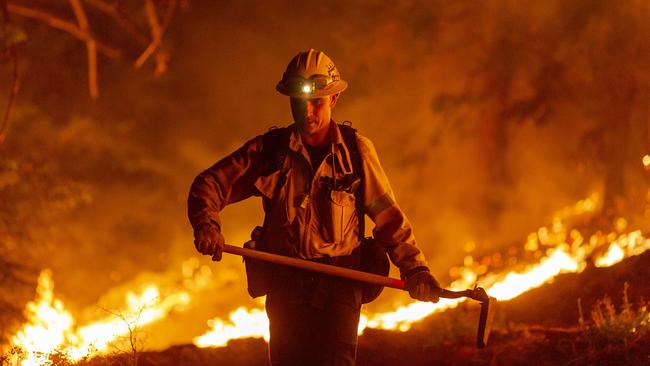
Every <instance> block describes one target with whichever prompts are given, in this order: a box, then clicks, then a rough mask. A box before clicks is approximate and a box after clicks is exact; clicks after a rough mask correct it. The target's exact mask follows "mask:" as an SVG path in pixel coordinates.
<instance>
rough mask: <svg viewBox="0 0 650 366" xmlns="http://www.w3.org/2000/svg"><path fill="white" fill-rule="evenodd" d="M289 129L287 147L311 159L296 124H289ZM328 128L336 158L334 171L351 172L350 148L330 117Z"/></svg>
mask: <svg viewBox="0 0 650 366" xmlns="http://www.w3.org/2000/svg"><path fill="white" fill-rule="evenodd" d="M289 128H290V129H291V136H290V138H289V148H290V149H291V150H293V151H295V152H297V153H299V154H301V155H302V156H303V157H305V159H307V161H311V160H310V159H309V153H308V152H307V149H306V148H305V146H304V143H303V142H302V137H301V136H300V133H299V132H298V128H297V126H296V124H295V123H294V124H292V125H291V126H289ZM330 128H331V139H332V143H333V145H334V154H335V155H336V159H337V161H338V164H337V167H336V171H337V173H342V174H352V161H351V160H350V150H349V149H348V147H347V146H346V145H345V141H344V140H343V135H342V134H341V130H340V129H339V126H338V124H337V123H336V122H335V121H334V120H333V119H332V120H330ZM313 168H314V169H317V167H313Z"/></svg>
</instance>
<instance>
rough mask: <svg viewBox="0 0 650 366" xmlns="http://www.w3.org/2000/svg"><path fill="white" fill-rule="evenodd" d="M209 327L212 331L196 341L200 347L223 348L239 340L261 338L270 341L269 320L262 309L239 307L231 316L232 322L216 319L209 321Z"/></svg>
mask: <svg viewBox="0 0 650 366" xmlns="http://www.w3.org/2000/svg"><path fill="white" fill-rule="evenodd" d="M208 325H209V326H210V327H211V328H212V330H210V331H209V332H207V333H206V334H204V335H202V336H200V337H196V338H195V339H194V344H195V345H197V346H198V347H215V346H216V347H222V346H225V345H226V344H228V341H230V340H231V339H237V338H260V337H261V338H264V339H265V340H266V341H267V342H268V340H269V318H268V317H267V316H266V312H264V310H262V309H252V310H247V309H246V308H244V307H239V308H238V309H237V310H235V311H234V312H233V313H231V314H230V322H228V323H226V322H224V321H223V320H221V319H219V318H214V319H211V320H208Z"/></svg>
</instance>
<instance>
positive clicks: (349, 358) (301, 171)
mask: <svg viewBox="0 0 650 366" xmlns="http://www.w3.org/2000/svg"><path fill="white" fill-rule="evenodd" d="M346 87H347V82H346V81H344V80H342V79H341V75H340V73H339V71H338V69H337V67H336V66H335V65H334V63H333V62H332V60H331V59H330V58H329V57H328V56H327V55H325V53H323V52H320V51H316V50H314V49H310V50H308V51H306V52H301V53H299V54H298V55H296V56H295V57H294V58H293V59H292V60H291V61H290V62H289V64H288V66H287V68H286V71H285V72H284V74H283V76H282V79H281V80H280V81H279V82H278V84H277V86H276V90H277V91H278V92H280V93H282V94H284V95H286V96H289V100H290V106H291V113H292V116H293V120H294V123H293V124H291V125H290V126H288V127H284V128H279V129H275V130H271V131H269V132H267V133H265V134H263V135H260V136H257V137H255V138H253V139H251V140H250V141H248V142H247V143H245V144H244V145H243V146H242V147H241V148H239V149H238V150H236V151H235V152H233V153H232V154H230V155H229V156H227V157H225V158H223V159H222V160H220V161H218V162H217V163H216V164H214V165H213V166H212V167H210V168H208V169H207V170H205V171H204V172H202V173H201V174H199V175H198V176H197V177H196V179H195V180H194V182H193V184H192V186H191V189H190V193H189V198H188V215H189V219H190V223H191V224H192V227H193V229H194V245H195V247H196V249H197V250H198V251H199V252H200V253H201V254H204V255H209V256H212V259H213V260H215V261H219V260H221V256H222V252H223V246H224V237H223V235H222V234H221V225H222V223H221V220H220V218H219V212H220V211H221V210H222V209H223V208H224V207H225V206H226V205H228V204H231V203H235V202H238V201H240V200H243V199H245V198H248V197H251V196H260V197H262V203H263V208H264V212H265V218H264V223H263V225H262V227H259V228H257V229H256V230H255V232H254V235H253V237H254V238H255V239H256V241H258V242H260V243H261V244H262V245H261V248H262V249H263V250H266V251H268V252H271V253H275V254H280V255H286V256H291V257H297V258H302V259H306V260H312V261H316V262H320V263H327V264H332V265H340V266H345V267H351V268H358V266H359V262H360V259H359V257H360V256H361V255H363V254H360V253H362V251H361V250H360V248H362V247H363V245H362V244H363V243H364V228H363V222H364V221H365V220H364V216H365V215H367V216H369V217H370V219H371V220H372V221H373V222H374V224H375V227H374V229H373V231H372V233H373V237H374V240H376V241H377V242H379V243H382V245H383V247H384V248H385V251H386V252H387V253H388V256H389V257H390V260H391V261H392V263H393V264H395V265H396V266H397V267H398V268H399V270H400V274H401V277H402V278H403V279H405V281H406V289H407V290H408V291H409V294H410V296H411V297H412V298H414V299H417V300H420V301H432V302H437V301H438V296H437V294H438V290H439V289H440V287H439V284H438V282H437V281H436V279H435V278H434V277H433V276H432V275H431V273H430V271H429V268H428V266H427V263H426V261H425V258H424V255H423V254H422V251H421V250H420V249H419V248H418V247H417V246H416V241H415V237H414V236H413V230H412V227H411V224H410V223H409V221H408V220H407V218H406V215H405V214H404V212H403V211H402V210H401V209H400V207H399V206H398V205H397V203H396V202H395V197H394V195H393V191H392V190H391V187H390V185H389V182H388V179H387V177H386V175H385V173H384V171H383V169H382V167H381V165H380V163H379V159H378V157H377V153H376V151H375V148H374V146H373V144H372V142H371V141H370V140H369V139H368V138H367V137H364V136H363V135H361V134H359V133H358V132H356V131H355V130H353V129H351V128H350V127H349V126H347V125H339V124H337V123H336V122H334V120H333V119H332V109H333V108H334V107H335V106H336V104H337V103H338V101H339V98H340V95H341V92H343V91H344V90H345V89H346ZM263 277H264V278H265V279H266V281H265V284H264V289H263V291H262V292H263V294H266V295H267V298H266V311H267V315H268V317H269V321H270V335H271V337H270V342H269V357H270V360H271V363H272V364H273V365H354V363H355V359H356V346H357V328H358V323H359V316H360V309H361V304H362V301H363V299H362V296H363V293H362V288H361V285H360V284H359V283H356V282H352V281H349V280H344V279H336V278H331V277H328V276H324V275H318V274H315V273H309V272H306V271H302V270H297V269H290V268H289V267H281V266H274V267H268V269H267V273H266V274H265V275H264V276H263ZM250 286H251V284H250V283H249V291H250Z"/></svg>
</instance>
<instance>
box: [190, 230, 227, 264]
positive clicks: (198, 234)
mask: <svg viewBox="0 0 650 366" xmlns="http://www.w3.org/2000/svg"><path fill="white" fill-rule="evenodd" d="M224 244H225V240H224V238H223V235H221V230H220V229H219V227H217V226H215V225H211V224H203V225H201V226H199V227H198V228H196V230H194V246H195V247H196V250H198V251H199V253H201V254H203V255H211V256H212V260H213V261H216V262H218V261H220V260H221V255H222V254H223V246H224Z"/></svg>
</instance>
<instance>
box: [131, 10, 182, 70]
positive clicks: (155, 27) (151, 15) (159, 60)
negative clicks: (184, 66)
mask: <svg viewBox="0 0 650 366" xmlns="http://www.w3.org/2000/svg"><path fill="white" fill-rule="evenodd" d="M175 9H176V0H169V2H168V3H167V9H166V10H165V15H164V16H163V22H162V25H161V23H160V22H159V20H158V15H157V14H156V7H155V5H154V3H153V1H152V0H147V1H146V2H145V13H146V15H147V20H148V21H149V28H150V30H151V39H152V40H151V43H149V46H148V47H147V48H146V49H145V50H144V52H142V54H141V55H140V57H138V59H137V60H136V61H135V68H136V69H137V68H140V67H141V66H142V65H143V64H144V63H145V61H147V59H148V58H149V57H150V56H151V55H152V54H154V52H155V53H156V74H162V73H163V72H165V70H166V68H167V60H168V57H167V55H166V54H165V53H163V52H160V50H159V47H160V44H161V43H162V36H163V33H164V32H165V30H166V29H167V26H168V25H169V22H170V21H171V18H172V16H173V14H174V10H175Z"/></svg>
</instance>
